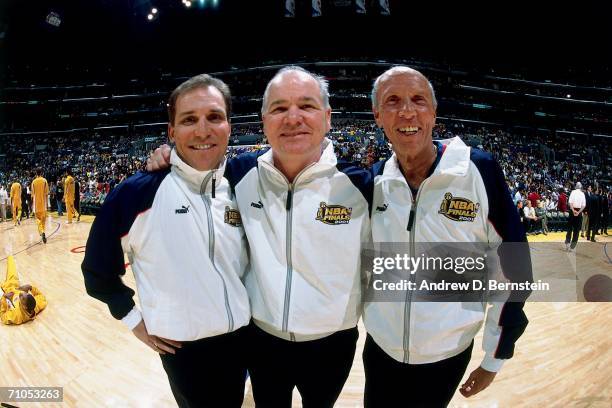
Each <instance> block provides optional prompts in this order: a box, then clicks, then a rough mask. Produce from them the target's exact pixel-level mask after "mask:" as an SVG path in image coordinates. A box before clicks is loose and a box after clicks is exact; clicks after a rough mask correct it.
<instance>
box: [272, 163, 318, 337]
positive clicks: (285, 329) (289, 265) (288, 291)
mask: <svg viewBox="0 0 612 408" xmlns="http://www.w3.org/2000/svg"><path fill="white" fill-rule="evenodd" d="M262 163H263V164H265V165H266V166H268V167H269V168H270V169H272V170H273V171H275V172H277V173H278V174H280V175H281V176H282V177H283V178H284V179H285V182H286V183H287V186H288V188H287V201H286V203H285V210H286V211H287V222H286V227H285V234H286V235H285V242H286V244H285V251H286V253H287V276H286V278H285V300H284V304H283V323H282V328H281V330H282V331H283V332H284V333H287V332H289V306H290V305H291V281H292V279H293V262H292V258H291V247H292V242H291V235H292V233H291V231H292V228H291V227H292V223H293V196H294V195H295V186H296V184H297V180H298V178H299V177H300V176H301V175H302V174H304V172H305V171H306V170H308V169H309V168H310V167H312V166H314V165H315V163H311V164H310V165H308V166H306V167H304V168H303V169H302V171H300V172H299V173H298V174H297V176H295V178H294V179H293V183H290V182H289V180H288V179H287V177H286V176H285V175H284V174H283V173H282V172H280V171H279V170H278V169H277V168H276V167H274V166H272V165H270V164H268V163H266V162H262ZM289 337H290V339H291V341H295V333H293V332H289Z"/></svg>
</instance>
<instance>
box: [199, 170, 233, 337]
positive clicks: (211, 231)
mask: <svg viewBox="0 0 612 408" xmlns="http://www.w3.org/2000/svg"><path fill="white" fill-rule="evenodd" d="M211 177H212V180H213V182H212V198H215V182H216V177H217V176H216V171H215V170H213V171H212V174H209V175H208V176H206V177H205V178H204V181H202V185H201V186H200V196H201V197H202V201H204V207H205V208H206V217H207V218H208V235H209V237H210V239H209V241H208V242H209V243H208V256H209V257H210V261H211V262H212V265H213V268H214V270H215V272H217V275H219V278H220V279H221V283H222V284H223V296H224V299H225V310H226V311H227V320H228V333H229V332H232V331H234V316H233V315H232V309H231V308H230V303H229V296H228V294H227V285H226V283H225V279H224V278H223V275H222V274H221V272H220V271H219V269H218V268H217V265H216V264H215V225H214V224H213V216H212V210H211V206H212V203H211V198H210V197H207V196H206V184H207V183H208V180H209V179H210V178H211Z"/></svg>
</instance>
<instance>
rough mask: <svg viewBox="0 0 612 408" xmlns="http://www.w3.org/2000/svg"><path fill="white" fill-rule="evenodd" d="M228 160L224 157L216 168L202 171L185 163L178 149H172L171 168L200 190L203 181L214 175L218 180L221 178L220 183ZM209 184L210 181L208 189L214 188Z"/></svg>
mask: <svg viewBox="0 0 612 408" xmlns="http://www.w3.org/2000/svg"><path fill="white" fill-rule="evenodd" d="M226 162H227V160H226V158H225V157H224V158H223V161H222V162H221V164H219V167H217V168H216V169H214V170H204V171H200V170H196V169H194V168H193V167H191V166H190V165H188V164H187V163H185V162H184V161H183V160H182V159H181V158H180V157H179V155H178V154H177V153H176V149H172V152H171V153H170V165H171V166H172V168H171V170H172V171H173V172H175V173H176V174H177V175H178V176H179V177H180V178H182V179H183V180H185V181H186V182H187V184H189V185H190V186H193V187H194V188H196V189H198V190H201V187H202V183H203V182H204V180H205V179H207V180H210V179H211V178H212V176H213V175H214V176H215V178H216V179H217V180H219V181H218V183H219V182H220V181H221V178H222V177H223V174H224V173H225V164H226ZM209 185H210V183H207V186H206V189H207V190H210V189H211V188H212V185H210V186H209Z"/></svg>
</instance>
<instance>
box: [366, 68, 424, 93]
mask: <svg viewBox="0 0 612 408" xmlns="http://www.w3.org/2000/svg"><path fill="white" fill-rule="evenodd" d="M378 87H379V91H378V95H379V97H383V96H385V95H389V94H406V93H408V94H419V95H422V96H425V97H427V98H428V99H429V100H431V99H432V95H431V89H430V88H429V85H428V82H427V79H426V78H425V76H423V74H421V73H420V72H418V71H415V70H406V71H393V72H389V73H387V74H385V75H384V76H383V77H382V78H381V79H380V83H379V86H378Z"/></svg>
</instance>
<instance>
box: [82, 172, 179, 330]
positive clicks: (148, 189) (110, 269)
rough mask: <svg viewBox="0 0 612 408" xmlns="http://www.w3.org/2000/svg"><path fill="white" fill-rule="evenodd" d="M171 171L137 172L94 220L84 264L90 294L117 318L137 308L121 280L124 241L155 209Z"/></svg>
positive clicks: (105, 202)
mask: <svg viewBox="0 0 612 408" xmlns="http://www.w3.org/2000/svg"><path fill="white" fill-rule="evenodd" d="M168 173H169V169H167V170H164V171H159V172H155V173H137V174H136V175H134V176H132V177H130V178H128V179H127V180H125V181H124V182H123V183H121V184H119V185H118V186H117V187H115V188H114V189H113V191H112V192H111V193H110V194H109V195H108V197H107V198H106V200H105V201H104V204H103V205H102V208H101V209H100V211H99V212H98V214H97V216H96V219H95V220H94V223H93V225H92V226H91V230H90V232H89V237H88V239H87V244H86V247H85V259H84V260H83V263H82V264H81V270H82V272H83V278H84V281H85V289H86V290H87V293H88V294H89V295H90V296H92V297H94V298H96V299H98V300H100V301H102V302H104V303H106V304H107V305H108V308H109V310H110V312H111V314H112V315H113V317H114V318H116V319H122V318H123V317H125V316H126V315H127V314H128V313H129V312H130V310H132V309H133V308H134V305H135V304H134V300H133V299H132V298H133V296H134V291H133V290H132V289H131V288H129V287H128V286H126V285H125V284H124V283H123V281H122V279H121V277H122V276H123V275H124V274H125V263H124V255H123V249H122V247H121V238H122V237H123V236H124V235H126V234H127V233H128V232H129V230H130V228H131V226H132V224H133V223H134V220H135V219H136V217H137V216H138V214H140V213H141V212H143V211H145V210H147V209H149V208H151V205H152V204H153V199H154V198H155V193H156V192H157V189H158V188H159V185H160V184H161V182H162V180H163V179H164V178H165V177H166V176H167V175H168Z"/></svg>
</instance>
